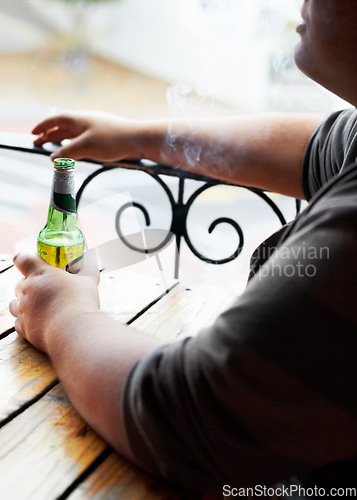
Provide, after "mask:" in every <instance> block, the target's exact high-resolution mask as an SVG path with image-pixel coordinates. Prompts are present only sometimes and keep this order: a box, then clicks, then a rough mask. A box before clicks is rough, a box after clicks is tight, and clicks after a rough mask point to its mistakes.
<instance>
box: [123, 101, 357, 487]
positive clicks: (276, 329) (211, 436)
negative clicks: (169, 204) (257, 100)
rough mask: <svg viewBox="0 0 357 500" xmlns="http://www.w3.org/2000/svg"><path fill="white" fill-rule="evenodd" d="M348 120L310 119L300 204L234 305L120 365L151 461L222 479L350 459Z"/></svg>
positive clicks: (145, 459)
mask: <svg viewBox="0 0 357 500" xmlns="http://www.w3.org/2000/svg"><path fill="white" fill-rule="evenodd" d="M356 123H357V113H356V111H355V110H354V109H353V110H348V111H344V112H342V113H335V114H334V115H332V116H331V117H329V118H328V119H327V120H326V122H325V123H324V124H323V125H322V126H320V128H319V129H318V130H317V131H316V133H315V134H314V136H313V137H312V139H311V141H310V144H309V147H308V150H307V153H306V159H305V166H304V189H305V192H306V196H307V198H308V199H309V200H310V202H309V205H308V207H307V208H306V209H305V211H304V212H303V213H302V214H301V215H300V216H299V217H298V218H297V219H296V220H295V221H294V222H293V223H292V224H291V225H290V226H289V227H288V228H287V229H285V231H284V233H283V234H282V235H280V238H279V241H278V242H277V245H276V250H275V251H274V252H273V254H272V256H271V257H270V258H269V259H268V260H267V261H266V262H265V263H264V264H263V265H262V266H261V267H260V269H259V270H258V269H255V270H254V273H253V277H252V279H250V281H249V283H248V285H247V288H246V290H245V292H244V293H243V294H242V295H241V296H240V297H239V298H238V299H237V300H236V302H235V303H234V304H233V305H232V307H230V308H229V309H228V310H227V311H226V312H224V313H223V314H222V315H221V316H219V317H218V318H217V320H216V322H215V323H214V324H213V326H210V327H208V328H206V329H203V330H202V331H200V332H199V333H198V335H197V336H195V337H192V338H189V339H186V340H184V341H182V342H177V343H174V344H171V345H166V346H164V347H161V348H159V349H157V350H155V351H153V352H151V353H149V354H148V355H147V356H146V357H145V358H143V359H142V360H141V361H140V362H139V363H138V364H137V365H136V366H135V367H134V369H133V370H132V372H131V373H130V375H129V376H128V379H127V383H126V388H125V394H124V400H123V405H124V407H123V411H124V415H125V425H126V431H127V434H128V437H129V442H130V445H131V447H132V450H133V453H134V454H135V456H136V458H137V461H138V463H139V464H141V466H142V467H144V468H145V469H147V470H148V471H149V472H151V473H153V474H158V475H161V476H164V477H165V478H166V479H168V480H170V481H173V482H176V483H179V484H181V485H184V486H186V487H189V488H194V489H202V490H207V489H218V490H220V491H222V487H223V485H226V484H229V485H231V486H232V487H233V486H235V487H247V486H255V485H272V484H274V483H276V482H277V481H282V480H284V479H286V478H289V477H290V476H295V475H299V474H306V473H309V472H311V471H315V470H317V469H321V468H323V467H324V466H327V465H328V464H336V463H342V464H346V463H347V462H346V461H347V460H352V459H354V457H357V419H356V417H357V397H356V382H357V362H356V358H357V301H356V299H357V293H356V290H357V285H356V283H357V266H356V264H355V261H356V255H357V168H356V167H355V166H354V161H355V159H356V156H357V142H356V131H357V129H356ZM258 253H259V250H258ZM351 463H353V462H350V464H351Z"/></svg>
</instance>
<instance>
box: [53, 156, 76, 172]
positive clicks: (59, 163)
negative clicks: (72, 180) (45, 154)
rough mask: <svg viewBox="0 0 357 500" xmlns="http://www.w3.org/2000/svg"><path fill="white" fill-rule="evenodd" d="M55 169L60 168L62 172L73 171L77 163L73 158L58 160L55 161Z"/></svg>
mask: <svg viewBox="0 0 357 500" xmlns="http://www.w3.org/2000/svg"><path fill="white" fill-rule="evenodd" d="M53 166H54V168H58V169H60V170H68V169H73V168H74V166H75V161H74V160H72V158H56V159H55V160H54V161H53Z"/></svg>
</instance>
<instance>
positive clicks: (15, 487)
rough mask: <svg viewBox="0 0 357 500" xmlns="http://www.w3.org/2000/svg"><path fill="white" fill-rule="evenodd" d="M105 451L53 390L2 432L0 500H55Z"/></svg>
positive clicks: (64, 397)
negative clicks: (16, 499) (17, 499)
mask: <svg viewBox="0 0 357 500" xmlns="http://www.w3.org/2000/svg"><path fill="white" fill-rule="evenodd" d="M105 448H106V444H105V443H104V441H103V440H102V439H100V438H99V437H98V435H97V434H96V433H95V432H94V431H93V430H91V429H90V428H89V426H87V424H86V423H85V422H84V421H83V420H82V419H81V417H80V416H79V415H78V413H77V412H76V411H75V410H74V408H73V407H72V405H71V404H70V403H69V401H68V399H67V397H66V396H65V394H64V392H63V390H62V388H61V386H59V385H57V386H56V387H55V388H54V389H52V390H51V391H50V392H48V393H47V394H46V395H44V396H43V397H42V398H41V399H40V400H39V401H37V402H36V403H34V404H33V405H31V406H30V407H29V408H28V409H27V410H26V411H24V412H23V413H22V414H21V415H18V416H17V417H16V419H14V420H12V421H11V422H9V423H8V424H6V425H4V426H3V427H2V428H1V429H0V467H1V481H0V498H9V499H10V498H19V499H21V500H27V499H34V500H42V499H43V500H49V499H54V498H57V497H58V496H59V495H60V494H61V493H62V492H63V491H64V490H65V489H66V488H67V487H68V486H69V485H70V484H71V483H72V481H74V480H75V479H76V478H77V477H78V475H80V474H81V473H82V472H83V471H84V470H85V469H86V468H87V467H89V466H90V464H91V463H92V462H93V461H94V460H95V459H97V457H98V456H99V455H100V454H101V453H102V452H103V450H104V449H105Z"/></svg>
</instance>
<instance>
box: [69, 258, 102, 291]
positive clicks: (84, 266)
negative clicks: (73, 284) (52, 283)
mask: <svg viewBox="0 0 357 500" xmlns="http://www.w3.org/2000/svg"><path fill="white" fill-rule="evenodd" d="M66 270H67V271H68V272H69V273H71V274H78V275H79V276H89V277H91V278H93V280H94V281H95V283H96V284H97V285H98V283H99V280H100V273H99V269H98V264H97V260H96V259H95V256H94V255H93V253H92V252H86V253H84V254H83V255H81V256H80V257H78V258H77V259H75V260H73V261H72V262H69V263H68V264H67V266H66Z"/></svg>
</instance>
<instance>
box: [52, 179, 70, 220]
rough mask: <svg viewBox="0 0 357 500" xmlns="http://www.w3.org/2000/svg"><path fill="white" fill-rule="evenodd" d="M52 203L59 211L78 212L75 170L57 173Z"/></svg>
mask: <svg viewBox="0 0 357 500" xmlns="http://www.w3.org/2000/svg"><path fill="white" fill-rule="evenodd" d="M50 203H51V206H52V207H53V208H54V209H55V210H58V211H59V212H64V213H70V214H75V213H76V211H77V210H76V200H75V197H74V182H73V172H61V173H57V172H56V173H55V175H54V177H53V185H52V194H51V200H50Z"/></svg>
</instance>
